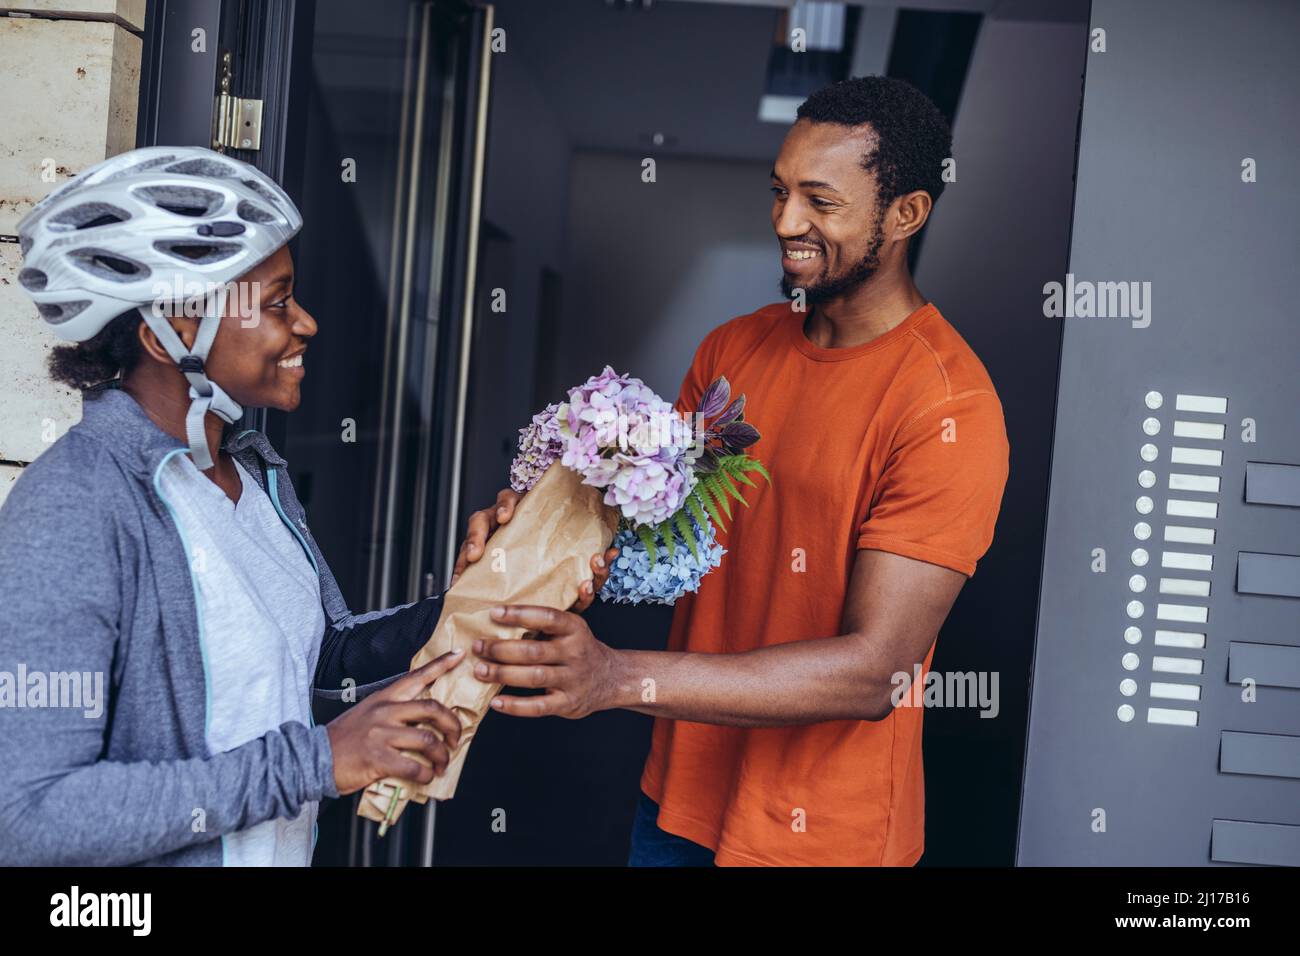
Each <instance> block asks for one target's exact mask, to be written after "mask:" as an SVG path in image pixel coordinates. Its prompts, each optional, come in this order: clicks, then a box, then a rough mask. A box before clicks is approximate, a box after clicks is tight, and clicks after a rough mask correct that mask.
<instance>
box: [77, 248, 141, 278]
mask: <svg viewBox="0 0 1300 956" xmlns="http://www.w3.org/2000/svg"><path fill="white" fill-rule="evenodd" d="M68 258H69V259H70V260H71V261H72V262H74V263H76V265H77V266H78V267H79V268H81V269H82V270H83V271H85V272H89V273H90V274H91V275H93V276H96V277H97V278H100V279H107V280H109V281H110V282H134V281H136V280H137V279H147V278H149V275H150V273H149V267H148V266H146V265H142V264H141V263H139V262H135V261H133V260H131V259H124V258H122V257H121V256H118V255H114V254H113V253H111V252H105V251H104V250H102V249H76V250H74V251H72V252H70V253H68Z"/></svg>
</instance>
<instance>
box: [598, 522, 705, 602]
mask: <svg viewBox="0 0 1300 956" xmlns="http://www.w3.org/2000/svg"><path fill="white" fill-rule="evenodd" d="M691 527H692V529H693V530H694V531H695V540H696V544H697V548H698V550H699V552H700V556H699V558H696V557H695V556H694V555H693V554H692V553H691V549H690V548H688V547H687V546H686V545H685V544H684V543H683V542H682V541H681V540H680V539H678V541H677V542H676V544H677V548H676V552H675V553H674V554H673V556H672V557H669V555H668V546H667V545H666V544H664V542H663V539H662V537H659V538H656V540H655V558H656V560H655V562H654V564H653V565H652V564H651V563H650V553H649V552H648V551H647V550H646V547H645V545H644V544H642V543H641V539H640V538H638V537H637V536H636V532H634V531H631V530H630V529H623V530H621V531H619V532H618V534H617V535H615V536H614V546H615V547H616V548H618V557H617V558H615V559H614V564H613V566H612V567H611V568H610V569H609V580H608V581H606V582H605V586H604V587H603V588H601V591H600V598H601V600H602V601H613V602H614V603H615V604H672V603H673V602H674V601H676V600H677V599H678V598H679V597H681V596H682V595H683V594H685V593H686V592H687V591H692V592H694V591H697V590H699V587H700V578H702V577H704V575H706V574H708V573H709V572H710V571H712V570H713V569H714V568H716V567H717V566H718V565H719V564H721V563H722V556H723V554H725V553H726V552H725V551H723V549H722V546H721V545H720V544H718V534H717V531H716V530H715V529H714V527H713V525H712V523H710V524H708V525H707V526H706V527H705V528H701V527H700V526H699V525H698V524H697V523H696V522H695V521H692V522H691Z"/></svg>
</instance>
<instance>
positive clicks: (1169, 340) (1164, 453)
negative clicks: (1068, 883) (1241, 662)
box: [1017, 0, 1300, 865]
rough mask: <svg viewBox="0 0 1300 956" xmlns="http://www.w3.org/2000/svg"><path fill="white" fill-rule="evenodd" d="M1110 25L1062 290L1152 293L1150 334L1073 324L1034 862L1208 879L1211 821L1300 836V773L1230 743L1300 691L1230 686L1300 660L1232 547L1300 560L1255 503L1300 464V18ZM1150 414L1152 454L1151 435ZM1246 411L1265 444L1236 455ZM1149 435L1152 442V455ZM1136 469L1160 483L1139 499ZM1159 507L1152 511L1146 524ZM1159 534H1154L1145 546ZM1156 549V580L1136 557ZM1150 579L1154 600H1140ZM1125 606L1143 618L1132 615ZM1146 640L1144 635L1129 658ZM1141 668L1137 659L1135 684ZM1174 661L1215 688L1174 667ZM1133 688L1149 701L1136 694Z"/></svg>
mask: <svg viewBox="0 0 1300 956" xmlns="http://www.w3.org/2000/svg"><path fill="white" fill-rule="evenodd" d="M1092 26H1093V27H1094V28H1097V27H1101V28H1104V29H1105V31H1106V45H1107V50H1106V52H1104V53H1096V52H1094V53H1090V54H1089V57H1088V65H1087V78H1086V84H1085V92H1084V106H1083V116H1082V125H1081V130H1080V146H1079V161H1078V178H1077V187H1076V194H1075V209H1074V223H1073V236H1072V247H1071V257H1070V272H1071V273H1072V274H1073V275H1074V276H1075V277H1076V280H1077V281H1090V282H1116V281H1137V282H1143V283H1145V282H1149V283H1150V287H1149V288H1150V290H1151V297H1150V304H1151V311H1150V323H1149V325H1146V327H1136V326H1135V324H1134V321H1133V320H1131V319H1128V318H1095V317H1094V318H1084V317H1076V318H1066V319H1065V332H1064V338H1063V350H1062V362H1061V370H1060V386H1059V394H1058V406H1057V412H1056V432H1055V438H1054V447H1053V457H1052V477H1051V487H1050V494H1049V503H1048V530H1047V536H1046V543H1045V552H1044V565H1043V578H1042V593H1041V599H1040V608H1039V620H1038V634H1037V643H1036V652H1035V665H1034V678H1033V688H1032V695H1031V710H1030V727H1029V740H1028V746H1027V752H1026V770H1025V780H1024V791H1023V799H1022V808H1021V827H1020V842H1019V847H1018V854H1017V858H1018V862H1019V863H1021V864H1025V865H1055V864H1085V865H1091V864H1109V865H1139V864H1142V865H1145V864H1157V865H1204V864H1209V863H1211V862H1212V861H1211V834H1212V831H1213V829H1214V825H1215V821H1216V820H1220V821H1237V822H1238V823H1252V822H1253V823H1264V824H1270V825H1283V826H1296V825H1300V780H1295V779H1286V778H1280V777H1263V776H1248V775H1243V774H1230V773H1222V772H1220V771H1219V766H1218V756H1219V746H1220V736H1221V732H1223V731H1236V732H1244V733H1266V734H1297V733H1300V690H1296V689H1292V688H1276V687H1262V686H1261V687H1259V688H1258V689H1257V691H1256V693H1257V699H1256V700H1255V701H1254V702H1252V703H1245V702H1243V700H1242V688H1241V687H1240V686H1239V685H1234V684H1230V683H1228V652H1229V643H1230V641H1232V640H1238V641H1251V642H1258V643H1267V644H1280V645H1300V600H1297V599H1294V598H1285V597H1266V596H1259V595H1247V594H1239V593H1238V592H1237V591H1236V589H1235V584H1236V582H1235V575H1236V567H1237V555H1238V553H1239V552H1262V553H1274V554H1294V553H1296V552H1297V550H1300V547H1298V543H1300V509H1297V508H1287V507H1276V506H1263V505H1257V504H1247V503H1246V501H1245V494H1244V488H1245V474H1246V462H1247V461H1249V460H1253V461H1268V462H1279V463H1292V464H1296V463H1300V425H1297V413H1296V409H1297V408H1300V376H1297V358H1296V356H1297V351H1298V350H1300V331H1298V329H1300V326H1298V324H1297V318H1296V313H1295V293H1294V289H1293V282H1294V275H1295V272H1296V263H1295V260H1296V250H1297V249H1298V248H1300V225H1298V224H1300V193H1298V192H1297V185H1296V178H1295V157H1296V156H1297V155H1300V134H1298V133H1297V129H1296V126H1295V124H1294V117H1295V116H1296V114H1297V107H1298V105H1300V104H1298V102H1297V99H1298V97H1297V90H1298V89H1300V64H1298V63H1297V61H1296V59H1295V56H1294V43H1295V38H1296V37H1297V36H1298V35H1300V4H1295V3H1290V2H1281V0H1279V2H1264V0H1233V2H1228V0H1180V2H1174V0H1150V2H1144V3H1141V4H1134V3H1128V2H1120V0H1095V2H1094V3H1093V12H1092ZM1245 157H1251V158H1253V159H1254V160H1255V161H1256V162H1257V164H1258V181H1257V182H1255V183H1244V182H1242V179H1241V166H1242V160H1243V158H1245ZM1061 278H1062V280H1064V277H1061ZM1044 321H1052V320H1051V319H1044ZM1139 324H1141V322H1139ZM1149 391H1156V392H1159V393H1160V394H1161V396H1162V399H1163V401H1162V403H1161V404H1160V406H1159V407H1158V408H1155V409H1152V408H1149V407H1148V406H1147V405H1146V403H1145V401H1144V396H1146V394H1147V393H1148V392H1149ZM1179 394H1187V395H1200V396H1218V397H1224V398H1226V399H1227V408H1226V412H1225V413H1223V414H1213V413H1205V412H1179V411H1177V410H1176V408H1175V402H1176V396H1177V395H1179ZM1148 417H1151V418H1155V419H1156V420H1157V422H1158V423H1159V426H1160V430H1159V432H1158V434H1156V435H1154V436H1148V435H1147V434H1145V433H1144V431H1143V428H1142V423H1143V421H1144V420H1145V419H1147V418H1148ZM1247 418H1249V419H1253V420H1254V422H1255V426H1256V441H1255V442H1254V443H1247V442H1243V440H1242V433H1243V426H1242V421H1243V419H1247ZM1175 420H1184V421H1194V422H1218V423H1222V424H1224V425H1225V426H1226V435H1225V437H1224V439H1223V440H1222V441H1212V440H1204V439H1186V440H1184V439H1176V438H1174V437H1173V434H1172V433H1173V430H1174V422H1175ZM1144 443H1151V444H1153V445H1155V446H1156V449H1157V457H1156V459H1155V460H1154V461H1152V462H1150V463H1148V462H1145V461H1143V460H1142V458H1141V457H1140V456H1139V449H1140V448H1141V446H1142V445H1143V444H1144ZM1175 445H1177V446H1180V447H1191V448H1201V449H1217V450H1220V451H1222V453H1223V457H1222V464H1221V466H1220V467H1217V468H1215V467H1207V466H1200V465H1172V464H1171V462H1170V451H1171V448H1172V447H1173V446H1175ZM1144 469H1149V470H1150V471H1151V472H1153V473H1154V477H1155V485H1154V487H1152V488H1150V489H1144V488H1142V487H1140V486H1139V482H1138V475H1139V472H1141V471H1142V470H1144ZM1171 472H1177V473H1181V474H1194V475H1218V476H1220V477H1221V479H1222V482H1221V490H1220V492H1219V493H1218V494H1207V493H1192V492H1171V491H1170V490H1169V488H1168V481H1169V475H1170V473H1171ZM1142 495H1147V496H1149V497H1150V498H1151V499H1152V505H1153V510H1152V512H1151V514H1149V515H1145V516H1144V515H1142V514H1139V513H1138V511H1137V509H1136V502H1137V499H1138V498H1139V496H1142ZM1170 499H1179V500H1190V501H1200V502H1216V503H1217V505H1218V514H1217V517H1215V518H1214V519H1212V520H1211V519H1193V518H1187V519H1175V518H1169V517H1167V515H1166V513H1165V511H1166V507H1167V503H1168V501H1169V500H1170ZM1143 520H1144V521H1146V522H1147V523H1148V524H1149V525H1150V526H1151V529H1152V532H1153V533H1152V536H1151V538H1150V539H1149V540H1146V541H1139V540H1137V539H1136V538H1135V536H1134V526H1135V524H1136V523H1137V522H1138V521H1143ZM1166 525H1179V526H1191V527H1198V528H1212V529H1214V531H1215V541H1214V544H1213V546H1212V547H1204V546H1197V545H1192V544H1175V545H1167V544H1166V543H1165V542H1164V541H1163V540H1162V537H1163V530H1164V528H1165V526H1166ZM1138 547H1141V548H1144V549H1145V550H1146V551H1147V552H1148V555H1149V563H1148V564H1146V565H1145V566H1143V567H1139V566H1135V564H1134V563H1133V562H1132V561H1131V558H1130V555H1131V553H1132V552H1133V551H1134V549H1136V548H1138ZM1095 548H1104V549H1105V553H1106V562H1107V564H1106V571H1105V573H1094V571H1093V569H1092V562H1093V549H1095ZM1166 551H1176V552H1183V553H1199V554H1212V555H1213V561H1214V564H1213V570H1212V571H1209V572H1200V571H1192V570H1172V569H1169V568H1162V567H1161V560H1162V553H1163V552H1166ZM1134 574H1141V575H1143V576H1144V577H1145V579H1146V582H1147V583H1146V590H1145V591H1143V592H1141V593H1135V592H1134V591H1132V590H1131V588H1130V583H1129V581H1130V577H1131V576H1132V575H1134ZM1162 577H1168V578H1177V579H1181V580H1197V581H1209V582H1210V585H1211V592H1210V595H1209V597H1208V598H1207V597H1172V596H1169V595H1162V594H1160V593H1159V590H1158V589H1159V583H1160V579H1161V578H1162ZM1133 600H1137V601H1140V602H1141V603H1142V605H1143V608H1142V610H1141V613H1139V614H1138V615H1137V616H1136V617H1130V616H1129V614H1128V613H1127V605H1128V604H1129V602H1131V601H1133ZM1160 603H1165V604H1181V605H1187V606H1196V607H1202V608H1207V609H1208V621H1207V622H1206V623H1205V624H1203V625H1193V624H1179V623H1172V622H1167V621H1162V620H1158V619H1157V616H1156V607H1157V605H1158V604H1160ZM1129 627H1137V628H1139V629H1140V631H1141V638H1140V640H1139V641H1138V642H1137V643H1133V644H1130V643H1128V641H1127V640H1126V638H1125V631H1126V629H1127V628H1129ZM1158 628H1160V629H1170V630H1179V631H1189V632H1199V633H1204V634H1205V635H1206V644H1205V647H1204V649H1178V648H1170V647H1157V646H1155V645H1154V643H1153V641H1154V637H1155V632H1156V630H1157V629H1158ZM1126 654H1133V655H1136V660H1135V663H1136V666H1135V667H1134V669H1132V670H1128V669H1126V668H1125V666H1124V663H1123V659H1124V655H1126ZM1157 657H1170V658H1183V659H1189V660H1193V661H1199V662H1201V667H1202V668H1203V670H1202V673H1200V674H1199V675H1179V674H1170V673H1161V672H1159V671H1156V670H1153V667H1154V666H1155V664H1156V658H1157ZM1126 678H1127V679H1131V680H1132V681H1134V682H1135V685H1136V692H1135V693H1134V694H1133V695H1132V696H1125V695H1124V694H1123V693H1122V692H1121V682H1122V681H1123V680H1125V679H1126ZM1152 682H1169V683H1178V684H1184V685H1190V686H1193V687H1194V688H1197V689H1199V690H1198V693H1199V700H1195V701H1171V700H1161V699H1156V698H1152V697H1151V696H1150V689H1151V684H1152ZM1124 704H1128V705H1130V706H1132V708H1133V709H1134V718H1133V719H1132V720H1131V721H1128V722H1124V721H1122V720H1121V719H1120V718H1119V716H1118V709H1119V708H1120V707H1121V705H1124ZM1150 707H1159V708H1167V709H1175V710H1182V711H1190V712H1192V718H1193V719H1194V721H1195V724H1194V725H1193V726H1180V725H1170V724H1156V723H1150V722H1148V720H1147V713H1148V708H1150ZM1100 812H1104V823H1105V828H1104V831H1102V830H1100V829H1099V828H1098V826H1097V821H1099V820H1100V818H1101V817H1100ZM1233 826H1234V827H1236V829H1233V830H1232V832H1233V833H1245V832H1249V833H1258V832H1264V831H1254V830H1242V829H1241V828H1240V827H1237V826H1236V824H1234V825H1233ZM1226 832H1227V831H1225V833H1226ZM1270 832H1278V831H1270ZM1280 832H1286V833H1292V832H1295V831H1291V830H1285V831H1280ZM1226 839H1227V837H1226V836H1225V837H1223V839H1221V840H1220V841H1219V844H1218V845H1219V849H1220V851H1221V852H1218V853H1216V854H1215V858H1216V859H1217V860H1219V861H1221V862H1229V861H1233V862H1255V861H1258V862H1279V860H1264V859H1259V860H1256V859H1255V857H1254V856H1252V853H1250V852H1236V851H1230V850H1224V849H1223V847H1224V845H1225V843H1224V840H1226Z"/></svg>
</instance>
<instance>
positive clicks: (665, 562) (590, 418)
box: [358, 366, 771, 833]
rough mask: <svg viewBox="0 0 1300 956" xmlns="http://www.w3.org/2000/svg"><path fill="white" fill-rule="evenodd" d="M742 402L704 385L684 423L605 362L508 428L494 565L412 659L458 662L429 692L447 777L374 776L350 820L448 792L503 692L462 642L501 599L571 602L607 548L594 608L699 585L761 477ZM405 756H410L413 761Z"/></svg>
mask: <svg viewBox="0 0 1300 956" xmlns="http://www.w3.org/2000/svg"><path fill="white" fill-rule="evenodd" d="M744 417H745V396H744V395H741V396H739V397H738V398H736V399H734V400H733V399H732V398H731V386H730V384H729V383H728V382H727V380H726V379H725V378H719V379H718V380H717V381H715V382H714V383H713V384H712V385H710V386H709V387H708V388H707V389H706V390H705V392H704V394H703V396H702V397H701V399H700V403H699V407H698V408H697V409H696V410H695V412H694V413H693V414H692V415H690V416H683V415H680V414H678V412H677V411H676V410H675V409H674V408H673V407H672V405H670V404H669V403H667V402H665V401H664V400H663V399H661V398H660V397H659V396H658V395H656V394H655V393H654V392H653V391H652V390H651V389H650V388H648V387H647V386H646V385H645V383H644V382H642V381H641V380H640V379H637V378H632V377H630V376H627V375H619V374H617V373H615V372H614V370H613V369H612V368H609V367H608V366H607V367H606V368H605V370H604V371H603V372H601V374H600V375H597V376H595V377H593V378H590V379H588V380H587V381H586V382H585V383H583V384H582V385H580V386H578V387H577V388H574V389H571V390H570V391H569V394H568V400H567V401H565V402H563V403H559V404H552V405H548V406H547V407H546V408H545V409H544V410H543V411H541V412H539V413H538V414H537V415H534V416H533V419H532V421H531V423H530V424H529V425H528V426H526V427H525V428H523V429H520V432H519V454H518V455H517V456H516V458H515V460H514V462H513V463H512V464H511V466H510V484H511V487H513V488H514V489H515V490H516V491H518V492H520V493H522V494H523V498H522V500H521V501H520V503H519V506H518V508H517V510H516V512H515V516H514V518H513V519H512V520H511V521H510V522H509V523H508V524H506V525H503V526H502V527H500V528H498V529H497V531H496V532H495V533H494V534H493V535H492V537H491V538H489V539H488V541H487V548H486V553H487V554H488V555H495V556H497V557H498V558H499V560H495V561H490V560H486V559H485V560H481V561H478V562H475V563H474V564H471V565H470V566H469V567H468V568H467V569H466V570H465V572H464V573H463V574H462V575H461V577H460V578H459V579H458V580H457V582H456V585H455V587H453V588H451V589H450V590H449V591H448V592H447V594H446V596H445V598H444V606H443V610H442V615H441V617H440V618H439V619H438V625H437V627H436V628H435V630H434V633H433V636H432V637H431V638H430V639H429V642H428V643H427V644H426V645H425V647H424V648H423V649H422V650H421V651H420V652H419V653H418V654H417V655H416V656H415V658H414V659H413V660H412V661H411V667H412V669H414V668H416V667H420V666H422V665H423V664H425V663H427V662H428V661H430V660H433V658H435V657H437V656H438V655H439V654H442V653H445V652H446V651H449V650H452V649H454V648H456V647H460V648H463V649H464V650H465V651H466V655H465V660H463V661H462V662H461V663H460V665H458V666H457V667H456V668H454V669H453V670H452V671H450V672H449V673H448V674H446V675H444V676H443V677H442V678H440V679H439V680H438V681H437V682H436V683H435V684H434V685H433V687H432V689H431V696H432V697H433V698H434V699H435V700H438V701H439V702H441V703H442V704H443V705H444V706H446V707H448V708H449V709H451V710H452V711H453V712H455V713H456V714H457V715H458V716H459V717H460V719H461V725H462V728H463V729H462V732H461V739H460V744H459V745H458V746H457V748H456V750H455V752H453V754H452V759H451V762H450V764H448V767H447V770H446V772H445V773H444V774H443V775H442V776H440V777H436V778H435V779H434V780H433V782H432V783H430V784H428V785H426V786H423V787H422V786H420V785H418V784H414V783H411V782H409V781H396V780H384V781H380V782H378V783H375V784H372V785H371V786H370V787H369V788H368V789H367V791H366V793H365V794H364V795H363V798H362V800H361V806H360V809H359V810H358V812H359V813H360V814H361V815H362V816H364V817H368V818H369V819H373V820H376V821H378V822H380V823H381V824H382V826H381V833H382V832H383V831H384V830H386V829H387V827H388V825H389V824H391V823H392V822H393V820H395V819H396V818H397V816H398V815H399V814H400V813H401V810H402V809H403V808H404V807H405V804H406V801H407V800H408V799H415V800H417V801H418V802H420V803H423V802H425V800H427V799H428V798H429V797H433V798H434V799H438V800H445V799H448V798H450V797H451V796H453V795H454V793H455V791H456V783H457V781H458V780H459V778H460V770H461V767H462V766H463V763H464V758H465V754H466V752H467V750H468V748H469V744H470V741H471V740H472V738H473V735H474V731H475V730H476V729H477V727H478V724H479V722H480V721H481V720H482V718H483V716H484V714H485V713H486V711H487V709H488V703H489V701H490V700H491V699H492V697H494V696H495V695H496V694H497V693H498V692H499V691H500V690H501V688H500V686H494V685H490V684H485V683H482V682H481V681H479V680H477V679H476V678H475V677H474V676H473V667H474V659H473V658H474V655H473V653H472V648H473V643H474V641H475V640H476V639H477V638H480V637H496V638H500V637H503V636H504V637H508V638H518V637H522V636H523V631H522V630H521V629H519V628H511V629H509V633H505V634H503V633H502V631H503V628H502V627H501V625H499V624H496V623H495V622H492V621H491V620H490V619H489V618H488V613H489V612H490V610H491V608H492V607H495V606H496V605H498V604H541V605H547V606H550V607H569V606H570V605H572V604H573V602H574V601H575V600H576V598H577V595H578V588H579V587H580V586H581V585H582V583H583V582H584V581H585V580H586V578H587V576H588V570H587V559H588V558H589V557H590V555H592V554H593V553H595V552H597V551H602V550H604V549H605V548H606V547H608V546H609V544H610V540H611V538H612V539H613V542H614V544H615V545H616V546H617V547H618V548H619V555H618V557H617V558H616V559H615V561H614V565H613V567H611V569H610V574H609V580H608V581H607V582H606V584H605V586H604V588H603V589H602V590H601V592H600V596H601V599H602V600H605V601H613V602H616V603H626V604H640V603H645V602H652V603H659V604H672V603H673V602H674V601H676V600H677V598H679V597H681V596H682V595H683V594H686V593H687V592H693V591H695V590H697V589H698V588H699V585H700V579H701V578H702V577H703V576H704V575H705V574H707V573H708V572H709V571H711V570H712V569H713V568H715V567H717V566H718V565H719V564H720V563H721V561H722V556H723V554H724V551H723V549H722V547H721V546H720V545H719V544H718V541H717V534H718V530H719V529H721V530H724V531H725V530H726V522H727V521H729V520H731V518H732V514H733V512H732V507H733V502H736V503H739V504H741V505H743V506H745V507H748V504H749V503H748V502H747V501H746V500H745V497H744V494H743V491H742V487H741V486H748V487H750V488H755V487H757V485H756V484H755V482H754V480H753V477H752V475H754V474H757V475H759V476H761V477H762V478H763V479H765V480H767V481H769V482H770V481H771V476H770V475H769V474H768V472H767V469H766V468H764V467H763V464H762V462H760V461H758V460H757V459H755V458H752V457H750V456H749V454H748V453H747V452H746V450H745V449H747V448H748V447H749V446H751V445H753V444H754V443H755V442H756V441H758V438H759V434H758V430H757V429H755V428H754V426H753V425H751V424H749V423H748V422H746V421H745V420H744ZM412 756H416V759H422V758H419V757H418V756H417V755H414V754H413V755H412Z"/></svg>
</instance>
